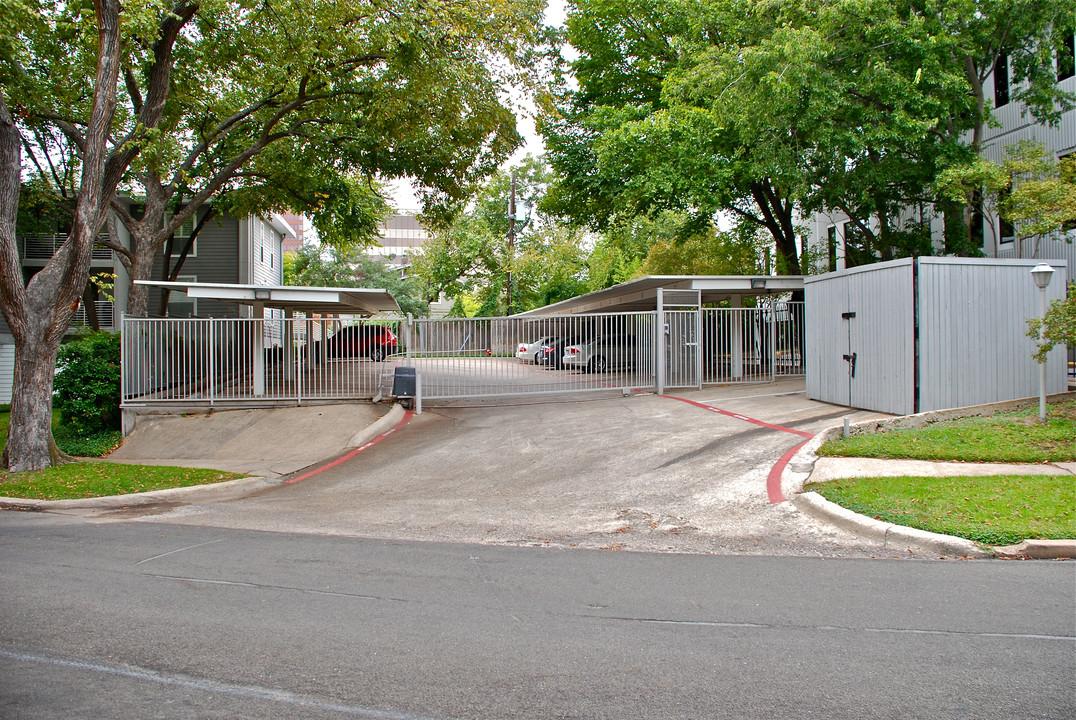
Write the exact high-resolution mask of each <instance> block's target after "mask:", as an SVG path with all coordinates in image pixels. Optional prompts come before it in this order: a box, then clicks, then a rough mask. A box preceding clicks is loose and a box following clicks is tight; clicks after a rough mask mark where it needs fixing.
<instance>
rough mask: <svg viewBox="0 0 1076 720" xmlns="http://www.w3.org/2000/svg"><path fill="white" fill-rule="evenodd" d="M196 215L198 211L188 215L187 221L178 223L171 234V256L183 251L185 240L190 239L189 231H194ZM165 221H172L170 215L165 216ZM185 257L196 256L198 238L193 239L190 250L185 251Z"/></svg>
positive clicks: (176, 255) (177, 255) (178, 254)
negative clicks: (173, 233)
mask: <svg viewBox="0 0 1076 720" xmlns="http://www.w3.org/2000/svg"><path fill="white" fill-rule="evenodd" d="M197 217H198V213H195V214H194V215H192V216H191V217H190V219H189V220H187V222H185V223H183V224H182V225H180V226H179V227H178V228H177V229H176V232H175V235H173V240H172V257H179V256H180V255H181V254H182V253H183V248H184V247H186V245H187V240H189V239H190V236H191V233H193V232H194V223H195V219H196V218H197ZM165 222H172V215H171V214H169V215H167V216H166V219H165ZM187 257H189V258H193V257H198V238H195V239H194V242H193V243H192V244H191V251H190V252H189V253H187Z"/></svg>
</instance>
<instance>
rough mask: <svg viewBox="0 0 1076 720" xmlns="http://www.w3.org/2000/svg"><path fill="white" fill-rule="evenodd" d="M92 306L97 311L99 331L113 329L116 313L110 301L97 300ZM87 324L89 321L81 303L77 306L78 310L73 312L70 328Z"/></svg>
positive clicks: (83, 304)
mask: <svg viewBox="0 0 1076 720" xmlns="http://www.w3.org/2000/svg"><path fill="white" fill-rule="evenodd" d="M93 305H94V307H95V308H96V309H97V322H98V324H99V325H100V326H101V329H102V330H104V329H110V330H111V329H114V328H115V327H116V312H115V305H114V304H113V303H112V301H110V300H97V301H96V302H94V304H93ZM89 324H90V319H89V316H88V314H87V312H86V304H85V303H82V304H81V305H79V306H78V310H76V311H75V316H74V317H73V318H71V327H77V326H87V325H89Z"/></svg>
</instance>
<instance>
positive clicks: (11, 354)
mask: <svg viewBox="0 0 1076 720" xmlns="http://www.w3.org/2000/svg"><path fill="white" fill-rule="evenodd" d="M9 337H10V336H9ZM0 340H2V338H0ZM14 380H15V344H14V342H0V404H3V405H7V404H9V403H10V402H11V386H12V383H13V382H14Z"/></svg>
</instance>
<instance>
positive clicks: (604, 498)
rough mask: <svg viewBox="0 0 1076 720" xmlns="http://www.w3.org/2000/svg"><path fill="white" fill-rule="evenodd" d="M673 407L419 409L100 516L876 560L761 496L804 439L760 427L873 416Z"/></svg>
mask: <svg viewBox="0 0 1076 720" xmlns="http://www.w3.org/2000/svg"><path fill="white" fill-rule="evenodd" d="M670 395H673V393H670ZM675 397H679V398H684V399H690V400H691V401H693V402H694V403H696V404H690V403H685V402H680V401H678V400H677V399H675V398H674V397H670V396H665V397H659V396H656V395H645V394H643V395H634V396H629V397H622V396H616V397H595V398H594V399H589V400H588V399H575V400H572V401H569V402H551V403H544V404H525V405H513V404H499V405H496V406H492V405H486V406H483V407H427V408H426V411H425V412H424V413H423V414H422V415H421V416H416V417H415V419H414V420H413V421H412V422H411V423H410V425H408V426H407V427H406V428H404V429H402V430H400V431H399V432H396V433H394V434H393V435H392V436H390V437H388V438H386V439H385V440H384V442H381V443H379V444H377V445H376V446H374V447H371V448H370V449H368V450H367V451H365V452H362V453H360V454H358V455H356V456H355V457H353V458H351V459H349V460H348V461H346V462H343V463H341V464H339V465H337V466H335V467H332V468H329V469H327V470H325V471H324V472H321V473H318V474H316V475H313V476H310V477H307V478H306V479H304V480H302V481H301V482H298V483H295V484H284V483H281V484H280V485H278V486H275V487H273V488H271V489H269V490H266V491H264V492H262V493H259V494H257V495H255V496H252V497H249V498H246V499H242V500H236V501H230V502H224V503H215V504H214V503H205V504H187V505H181V506H174V507H168V508H164V507H162V508H142V509H137V510H130V511H120V512H117V513H114V514H112V515H110V516H106V517H117V518H126V517H132V516H138V517H142V518H145V519H147V520H153V521H164V522H175V523H196V524H204V525H215V526H222V527H237V528H250V529H262V530H280V531H293V532H313V533H327V534H342V535H357V536H368V537H383V538H398V539H426V540H441V541H455V542H475V543H498V544H509V545H548V546H557V547H585V548H603V549H608V550H640V551H664V552H693V553H723V554H727V553H749V554H776V555H808V556H834V555H838V556H839V555H847V556H858V557H863V556H875V555H878V554H879V553H880V552H881V548H879V547H878V546H877V545H874V544H871V543H869V542H864V541H862V540H860V539H859V538H857V537H856V536H855V535H852V534H850V533H846V532H844V531H841V530H838V529H834V528H832V527H830V526H827V525H826V524H824V523H819V522H816V521H813V520H811V519H809V518H807V517H806V516H804V515H802V514H801V513H799V512H798V511H796V510H795V509H794V508H792V507H791V506H789V504H788V503H782V504H772V503H771V502H770V499H769V497H768V495H767V487H766V485H767V476H768V474H769V472H770V470H771V468H772V467H773V465H774V463H775V462H776V461H777V459H778V458H780V457H781V456H782V454H784V453H785V452H786V451H787V450H788V449H789V448H791V447H794V446H795V445H797V444H798V443H800V442H802V440H803V437H802V436H801V435H798V434H793V433H789V432H787V431H785V430H780V429H774V428H773V427H769V426H768V425H775V426H776V425H780V426H783V427H785V428H788V429H796V430H799V431H802V432H807V433H812V432H817V431H819V430H821V429H823V428H825V427H828V426H831V425H834V424H838V423H840V422H841V420H842V418H844V417H846V416H847V417H849V418H850V419H851V420H853V421H855V420H859V419H866V418H868V417H877V415H876V414H870V413H862V412H855V411H850V410H848V409H846V408H838V407H835V406H832V405H827V404H823V403H817V402H813V401H810V400H807V399H806V398H805V396H804V394H803V389H802V381H801V382H798V383H797V382H795V381H790V382H784V383H773V384H767V385H757V386H741V387H726V388H713V389H706V390H703V391H690V392H684V393H680V392H676V393H675ZM707 407H713V408H718V409H721V410H723V411H727V412H724V413H717V412H708V411H707ZM750 420H758V421H761V422H750Z"/></svg>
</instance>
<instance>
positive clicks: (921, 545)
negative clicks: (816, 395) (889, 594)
mask: <svg viewBox="0 0 1076 720" xmlns="http://www.w3.org/2000/svg"><path fill="white" fill-rule="evenodd" d="M1049 399H1051V400H1071V399H1076V392H1066V393H1059V394H1057V395H1051V396H1050V398H1049ZM1037 403H1038V399H1037V398H1027V399H1024V400H1011V401H1007V402H1000V403H990V404H988V405H977V406H974V407H967V408H955V409H951V410H935V411H931V412H924V413H918V414H916V415H905V416H902V417H894V418H887V419H885V420H867V421H864V422H858V423H853V424H851V425H850V426H849V435H857V434H864V433H873V432H881V431H883V430H895V429H903V428H920V427H925V426H926V425H929V424H930V423H933V422H939V421H942V420H953V419H956V418H963V417H987V416H990V415H994V414H996V413H999V412H1007V411H1009V410H1019V409H1022V408H1025V407H1030V406H1032V405H1035V404H1037ZM843 431H844V427H843V425H837V426H834V427H831V428H827V429H826V430H823V431H822V432H820V433H819V434H818V435H815V436H814V437H813V438H811V439H810V440H809V441H808V442H807V444H806V445H804V446H803V447H802V448H800V449H799V451H798V452H796V454H795V455H793V456H792V459H791V460H790V461H789V463H788V466H787V467H786V468H785V471H784V473H782V475H781V490H782V493H783V494H784V496H785V497H787V498H790V502H791V503H792V505H793V506H794V507H795V508H796V509H797V510H799V511H800V512H802V513H804V514H806V515H810V516H811V517H813V518H815V519H817V520H821V521H823V522H828V523H830V524H831V525H835V526H836V527H839V528H842V529H844V530H847V531H849V532H852V533H856V534H858V535H860V536H861V537H866V538H870V539H874V540H877V541H878V542H880V543H882V545H883V546H884V547H887V548H889V547H899V548H901V549H905V550H913V551H914V550H918V551H919V552H926V553H941V554H944V555H958V556H960V557H991V556H992V555H993V556H996V557H1008V558H1018V557H1019V558H1035V559H1076V540H1027V541H1024V542H1023V543H1021V544H1020V545H1012V546H1006V547H997V548H993V554H992V553H990V552H987V551H984V550H983V549H982V548H980V547H979V546H978V545H976V544H975V543H973V542H972V541H970V540H965V539H964V538H958V537H953V536H951V535H940V534H938V533H931V532H926V531H924V530H917V529H915V528H910V527H906V526H904V525H895V524H892V523H884V522H881V521H879V520H875V519H874V518H869V517H867V516H865V515H860V514H859V513H854V512H852V511H851V510H848V509H847V508H844V507H841V506H840V505H837V504H836V503H832V502H830V501H829V500H826V499H825V498H823V497H822V496H821V495H819V494H818V493H814V492H807V493H805V492H803V486H804V485H805V484H806V483H807V481H808V480H809V479H810V477H811V474H812V473H813V472H814V468H815V463H816V462H817V461H818V454H817V452H818V448H820V447H821V446H822V445H823V443H826V442H829V441H830V440H832V439H834V438H837V437H839V436H840V435H841V434H842V433H843ZM1067 465H1068V463H1061V464H1060V466H1062V467H1065V466H1067ZM1065 469H1068V468H1067V467H1065Z"/></svg>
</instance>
